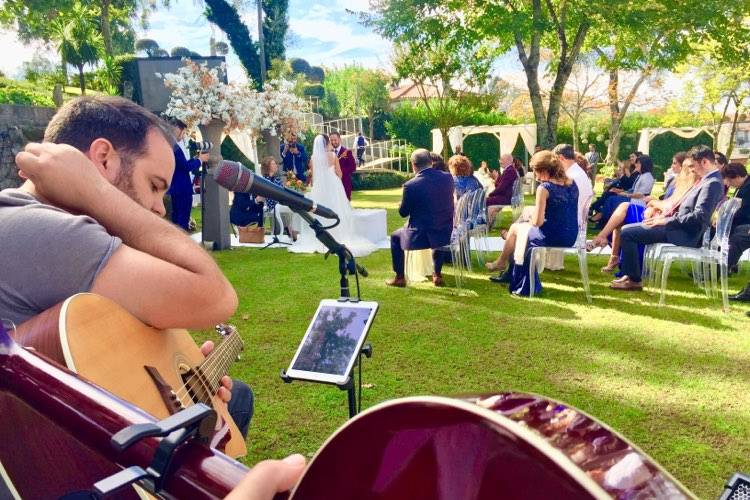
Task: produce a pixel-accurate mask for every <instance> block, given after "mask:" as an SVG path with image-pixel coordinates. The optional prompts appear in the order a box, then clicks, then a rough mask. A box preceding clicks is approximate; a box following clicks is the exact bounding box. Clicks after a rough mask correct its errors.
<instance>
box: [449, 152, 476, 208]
mask: <svg viewBox="0 0 750 500" xmlns="http://www.w3.org/2000/svg"><path fill="white" fill-rule="evenodd" d="M448 171H449V172H450V173H451V175H452V176H453V184H454V185H455V187H456V188H455V189H456V190H455V197H456V199H457V200H458V199H459V198H460V197H462V196H463V195H464V194H466V193H469V192H471V191H476V190H477V189H482V184H480V183H479V181H478V180H477V178H476V177H474V175H473V174H474V168H473V167H472V166H471V160H469V159H468V158H467V157H466V156H463V155H454V156H451V157H450V159H449V160H448Z"/></svg>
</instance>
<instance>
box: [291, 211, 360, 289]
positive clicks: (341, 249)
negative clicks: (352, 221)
mask: <svg viewBox="0 0 750 500" xmlns="http://www.w3.org/2000/svg"><path fill="white" fill-rule="evenodd" d="M290 208H291V207H290ZM292 211H293V212H294V213H296V214H297V215H299V216H300V217H301V218H302V220H304V221H305V222H307V225H308V226H310V228H311V229H312V230H313V231H315V237H316V238H317V239H318V241H320V242H321V243H322V244H323V245H325V247H326V248H327V249H328V253H330V254H333V255H336V256H337V257H338V258H339V274H340V275H341V280H340V282H339V284H340V288H341V292H340V296H339V301H340V302H347V301H351V302H359V301H360V291H359V275H360V274H361V275H362V276H364V277H367V270H366V269H365V268H364V267H363V266H361V265H359V264H357V262H356V261H355V259H354V256H353V255H352V253H351V252H350V251H349V249H348V248H346V247H345V246H344V245H342V244H341V243H339V242H338V241H336V239H335V238H334V237H333V236H332V235H331V233H329V232H328V230H327V229H326V228H324V227H323V225H322V224H321V223H320V221H319V220H318V219H316V218H315V217H313V216H312V215H311V214H310V213H309V212H306V211H305V210H302V209H298V208H292ZM348 275H353V276H354V278H355V280H356V282H357V297H356V298H350V294H349V278H348V277H347V276H348Z"/></svg>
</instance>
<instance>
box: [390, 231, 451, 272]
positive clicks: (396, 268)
mask: <svg viewBox="0 0 750 500" xmlns="http://www.w3.org/2000/svg"><path fill="white" fill-rule="evenodd" d="M404 233H405V231H404V228H401V229H397V230H396V231H394V232H393V233H391V261H392V262H393V272H395V273H396V276H398V277H400V278H403V277H404V250H403V249H402V248H401V239H402V238H405V237H406V235H405V234H404ZM415 250H416V249H415ZM432 263H433V265H434V266H435V274H437V275H440V273H441V272H442V270H443V252H441V251H440V250H437V249H433V250H432Z"/></svg>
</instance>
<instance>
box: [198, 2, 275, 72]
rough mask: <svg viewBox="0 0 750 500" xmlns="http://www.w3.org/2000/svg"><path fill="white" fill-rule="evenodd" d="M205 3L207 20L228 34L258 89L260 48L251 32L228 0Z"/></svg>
mask: <svg viewBox="0 0 750 500" xmlns="http://www.w3.org/2000/svg"><path fill="white" fill-rule="evenodd" d="M204 1H205V4H206V11H205V14H206V18H207V19H208V20H209V21H211V22H212V23H214V24H215V25H216V26H218V27H219V28H220V29H221V30H222V31H223V32H224V33H226V35H227V38H229V44H230V45H231V46H232V49H233V50H234V53H235V54H237V57H238V58H239V59H240V63H242V66H243V67H244V68H245V71H246V72H247V75H248V76H249V77H250V78H251V79H252V80H253V82H254V83H255V85H256V87H257V86H259V82H260V81H261V78H260V57H259V56H258V48H257V46H256V44H254V43H253V39H252V37H251V36H250V31H249V30H248V29H247V26H246V25H245V23H244V22H243V21H242V17H241V16H240V14H239V12H237V9H236V8H235V7H234V6H233V5H232V4H230V3H229V2H227V1H226V0H204Z"/></svg>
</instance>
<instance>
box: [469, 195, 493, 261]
mask: <svg viewBox="0 0 750 500" xmlns="http://www.w3.org/2000/svg"><path fill="white" fill-rule="evenodd" d="M471 193H472V194H473V195H474V196H473V197H472V199H471V201H470V202H469V209H468V214H469V217H470V221H469V238H470V239H473V240H474V242H475V248H476V250H477V260H478V261H479V265H480V266H483V265H484V256H485V253H487V252H489V250H490V248H489V241H488V239H487V237H488V233H489V225H488V224H487V199H486V197H485V195H484V190H482V189H477V190H474V191H472V192H471ZM469 244H470V246H471V241H470V242H469Z"/></svg>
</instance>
